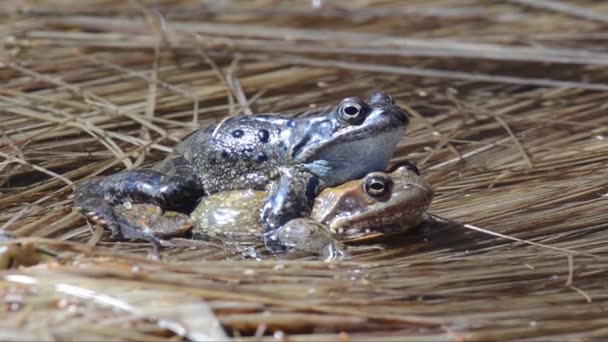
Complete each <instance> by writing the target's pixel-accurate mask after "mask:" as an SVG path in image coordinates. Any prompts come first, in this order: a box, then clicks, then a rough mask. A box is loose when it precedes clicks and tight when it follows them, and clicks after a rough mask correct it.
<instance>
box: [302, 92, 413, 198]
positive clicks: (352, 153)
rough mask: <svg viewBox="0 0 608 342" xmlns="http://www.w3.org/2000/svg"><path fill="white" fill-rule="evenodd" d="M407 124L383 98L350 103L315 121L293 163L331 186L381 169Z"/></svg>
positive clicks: (307, 127)
mask: <svg viewBox="0 0 608 342" xmlns="http://www.w3.org/2000/svg"><path fill="white" fill-rule="evenodd" d="M408 122H409V120H408V118H407V116H406V114H405V113H404V111H403V110H402V109H401V108H399V106H397V105H396V104H395V102H394V101H393V99H392V98H391V97H390V96H389V95H387V94H384V93H382V92H377V93H374V94H372V95H370V96H369V97H368V99H367V100H366V101H363V100H360V99H358V98H355V97H349V98H346V99H344V100H342V101H341V102H340V104H339V105H338V106H336V107H333V108H331V109H329V110H328V112H327V113H326V114H325V115H323V116H321V117H317V118H313V119H308V121H307V124H306V125H305V132H302V134H301V135H300V137H301V138H300V141H299V142H297V143H296V144H295V145H294V147H293V149H292V158H293V160H294V161H295V162H297V163H301V164H303V165H304V166H305V167H306V168H307V169H309V170H310V171H311V172H312V173H314V174H315V175H317V176H318V177H319V178H320V179H321V180H322V181H323V183H324V184H325V185H327V186H334V185H336V184H341V183H343V182H345V181H348V180H351V179H356V178H360V177H362V176H364V175H365V174H367V173H369V172H372V171H380V170H384V169H385V168H386V165H387V164H388V161H389V159H390V158H391V156H392V154H393V151H394V149H395V146H396V145H397V143H398V142H399V140H400V139H401V137H402V135H403V132H404V131H405V128H406V126H407V124H408Z"/></svg>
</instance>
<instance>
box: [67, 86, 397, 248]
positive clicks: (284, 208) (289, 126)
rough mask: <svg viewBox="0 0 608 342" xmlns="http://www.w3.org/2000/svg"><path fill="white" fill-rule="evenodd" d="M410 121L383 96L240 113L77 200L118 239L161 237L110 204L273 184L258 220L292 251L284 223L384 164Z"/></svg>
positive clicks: (170, 200)
mask: <svg viewBox="0 0 608 342" xmlns="http://www.w3.org/2000/svg"><path fill="white" fill-rule="evenodd" d="M408 121H409V120H408V118H407V116H406V115H405V113H404V112H403V110H402V109H401V108H399V107H398V106H397V105H395V103H394V101H393V99H392V98H391V97H390V96H388V95H386V94H384V93H381V92H377V93H374V94H372V95H370V96H369V98H368V99H367V101H362V100H360V99H357V98H354V97H351V98H346V99H344V100H342V101H341V102H340V104H339V105H338V106H335V107H332V108H329V109H327V110H325V111H324V112H322V113H321V115H320V116H317V117H303V118H293V119H291V118H282V117H279V116H270V115H249V116H237V117H232V118H229V119H227V120H225V121H223V122H220V123H219V124H216V125H211V126H209V127H207V128H203V129H200V130H198V131H195V132H193V133H192V134H190V135H189V136H187V137H186V138H185V139H184V140H182V141H181V142H180V143H178V144H177V145H176V146H175V148H174V149H173V152H172V153H171V154H169V156H167V158H166V159H165V160H163V161H161V162H160V163H158V164H157V165H156V166H155V167H153V168H151V169H140V170H128V171H123V172H119V173H117V174H114V175H110V176H107V177H104V178H96V179H91V180H89V181H86V182H85V183H83V184H82V185H81V186H79V187H78V188H77V189H76V191H75V198H74V203H75V206H76V207H79V208H80V209H81V210H83V212H84V213H85V214H86V215H88V216H89V217H91V218H93V219H95V220H96V221H98V222H100V223H102V224H105V225H107V226H108V228H110V230H111V232H112V236H113V237H114V238H124V239H147V240H154V237H153V236H151V235H150V234H147V233H146V232H145V231H143V230H142V229H138V228H137V227H133V226H132V225H131V224H129V223H128V222H127V221H126V220H124V219H123V218H121V217H120V215H117V214H116V213H115V212H114V211H113V209H112V204H121V203H122V204H125V203H126V204H125V205H129V203H150V204H155V205H158V206H160V207H162V208H163V209H171V210H178V211H183V212H186V213H189V212H190V211H191V210H192V209H193V207H194V205H195V204H196V202H197V200H198V199H199V198H201V197H202V196H205V195H208V194H213V193H216V192H220V191H226V190H241V189H255V190H268V197H267V198H266V200H265V204H264V206H263V208H262V210H261V213H260V215H261V216H260V217H261V223H262V225H263V227H264V242H265V244H266V247H267V248H268V249H270V250H271V251H275V252H277V251H281V250H284V249H286V246H285V245H284V244H283V243H282V242H281V241H280V239H279V238H278V236H277V234H276V232H277V230H278V229H279V227H281V226H283V225H284V224H286V223H287V222H289V221H290V220H292V219H295V218H301V217H308V216H309V214H310V212H311V208H312V204H313V202H314V199H315V197H316V195H317V194H318V193H319V192H320V191H321V190H322V189H323V188H325V187H328V186H335V185H338V184H341V183H344V182H346V181H349V180H352V179H357V178H360V177H363V176H364V175H365V174H367V173H369V172H372V171H382V170H384V169H385V168H386V166H387V164H388V161H389V159H390V157H391V155H392V154H393V150H394V148H395V146H396V144H397V143H398V142H399V140H400V139H401V137H402V135H403V132H404V131H405V128H406V126H407V124H408Z"/></svg>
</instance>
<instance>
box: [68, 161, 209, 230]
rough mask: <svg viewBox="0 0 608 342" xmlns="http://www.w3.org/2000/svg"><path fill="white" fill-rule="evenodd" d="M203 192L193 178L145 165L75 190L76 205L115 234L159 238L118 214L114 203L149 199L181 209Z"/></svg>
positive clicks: (90, 181) (151, 201)
mask: <svg viewBox="0 0 608 342" xmlns="http://www.w3.org/2000/svg"><path fill="white" fill-rule="evenodd" d="M200 196H202V189H201V187H200V186H197V184H196V182H195V181H193V180H192V179H189V178H187V177H185V176H182V175H180V174H176V173H173V174H168V173H164V172H161V171H157V170H151V169H141V170H129V171H123V172H119V173H117V174H114V175H110V176H107V177H104V178H95V179H91V180H88V181H86V182H84V183H83V184H81V185H80V186H79V187H78V188H76V190H75V192H74V205H75V206H76V207H78V208H80V209H81V210H82V211H83V212H84V213H85V214H86V215H87V216H89V217H91V218H92V219H94V220H95V221H97V222H99V223H102V224H104V225H106V226H107V227H108V228H109V229H110V231H111V232H112V237H113V238H118V239H145V240H151V241H155V240H156V239H154V238H153V237H152V236H151V235H150V234H149V233H147V232H146V231H144V230H143V229H141V227H134V226H133V225H131V224H130V223H129V222H128V221H127V220H125V219H124V218H122V217H121V216H120V215H118V214H117V213H116V212H115V211H114V209H113V206H112V205H115V204H122V205H130V204H133V203H149V204H155V205H158V206H159V207H161V208H163V209H168V208H171V209H180V208H185V207H186V208H187V207H188V206H192V205H193V204H194V202H195V201H196V199H197V198H199V197H200Z"/></svg>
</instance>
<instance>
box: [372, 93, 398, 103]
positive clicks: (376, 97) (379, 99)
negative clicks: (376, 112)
mask: <svg viewBox="0 0 608 342" xmlns="http://www.w3.org/2000/svg"><path fill="white" fill-rule="evenodd" d="M367 101H368V102H369V103H395V101H393V98H392V97H391V96H390V95H388V94H385V93H383V92H381V91H377V92H375V93H373V94H371V95H370V96H369V97H368V98H367Z"/></svg>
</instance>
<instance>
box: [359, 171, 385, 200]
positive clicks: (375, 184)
mask: <svg viewBox="0 0 608 342" xmlns="http://www.w3.org/2000/svg"><path fill="white" fill-rule="evenodd" d="M391 185H392V182H391V180H390V178H388V177H386V176H380V175H374V176H371V177H367V178H366V179H365V180H364V182H363V190H364V191H365V193H366V194H368V195H369V196H371V197H373V198H381V197H384V196H386V195H387V194H388V193H389V192H390V190H391Z"/></svg>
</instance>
